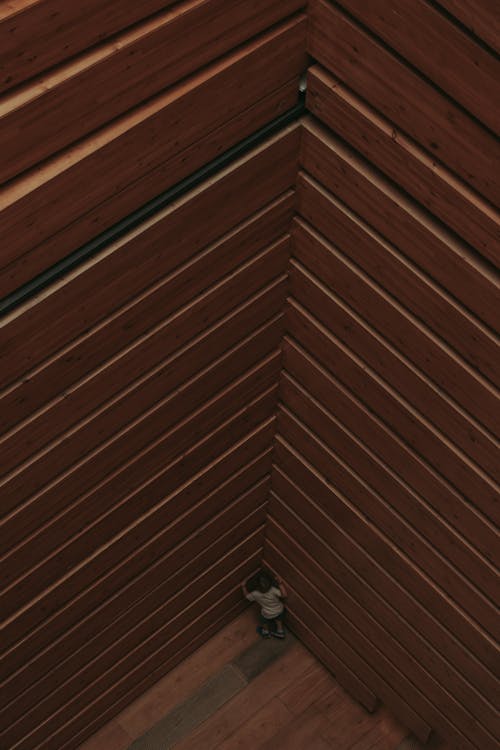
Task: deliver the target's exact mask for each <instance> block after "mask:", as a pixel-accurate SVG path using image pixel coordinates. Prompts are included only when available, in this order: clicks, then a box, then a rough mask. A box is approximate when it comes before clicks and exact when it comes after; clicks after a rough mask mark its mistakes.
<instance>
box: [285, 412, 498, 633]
mask: <svg viewBox="0 0 500 750" xmlns="http://www.w3.org/2000/svg"><path fill="white" fill-rule="evenodd" d="M278 428H279V429H280V434H281V435H282V436H283V439H284V440H286V441H287V443H289V444H290V445H293V446H295V447H298V446H304V447H303V448H302V451H301V455H302V456H303V458H304V459H305V460H306V461H308V462H309V463H310V465H311V466H314V468H315V470H316V471H318V472H320V473H321V474H322V476H323V477H325V478H326V479H327V480H328V481H329V482H330V484H331V485H332V486H333V487H334V488H335V490H336V491H339V492H341V493H342V495H343V497H344V499H345V501H346V502H347V503H348V504H349V505H350V506H351V507H352V508H353V509H354V510H355V511H356V512H358V513H359V514H361V515H362V516H363V517H364V518H363V520H364V519H367V520H368V521H369V522H370V523H372V524H373V526H374V527H375V528H378V529H381V530H383V535H384V544H387V545H389V546H391V547H395V548H396V551H397V553H398V554H399V553H401V554H402V555H404V556H405V557H407V558H408V559H409V560H410V561H411V562H412V564H414V565H415V567H416V570H417V572H418V573H420V571H422V572H423V573H424V575H426V576H428V577H429V578H430V579H431V580H432V581H433V582H434V583H436V584H437V585H438V586H440V587H441V590H443V591H444V590H445V591H446V593H447V595H448V597H449V598H450V600H452V601H453V602H454V603H456V604H457V605H458V606H459V607H460V608H461V609H463V610H464V611H465V612H466V613H468V614H469V615H470V616H471V617H472V618H473V619H474V620H475V621H476V622H477V623H478V624H479V625H480V626H481V627H482V628H483V629H485V630H486V631H487V632H489V633H490V635H492V637H493V638H494V637H495V629H496V626H495V621H496V613H495V607H494V605H492V602H491V601H490V600H489V599H487V598H486V597H484V596H483V595H482V594H481V593H480V592H478V591H477V589H475V587H473V586H470V584H469V583H468V581H467V579H465V578H464V576H461V575H459V574H457V571H456V570H455V569H454V568H453V567H451V566H449V565H448V566H446V567H445V563H444V561H442V559H441V556H440V555H439V554H436V553H435V551H434V550H433V549H432V547H431V546H430V545H425V544H422V540H421V538H419V536H418V535H416V534H415V533H414V531H413V529H412V528H411V527H408V526H407V525H406V524H404V523H402V522H401V518H400V517H398V515H396V514H395V513H394V512H393V510H392V507H391V506H390V505H389V503H388V502H387V501H386V500H384V498H383V497H381V496H379V495H377V494H376V493H374V492H373V490H372V489H371V488H370V486H369V485H368V484H367V483H366V482H365V481H364V480H362V479H361V478H360V477H359V475H358V474H357V473H355V472H354V471H353V470H352V469H351V466H350V465H349V464H347V463H345V462H344V461H339V460H338V458H337V455H336V452H335V453H334V450H332V447H331V446H329V445H328V444H327V443H325V442H324V441H322V440H319V439H318V438H317V437H316V434H315V431H313V430H312V429H311V428H309V429H307V428H306V427H305V426H304V425H303V424H302V422H301V420H300V419H299V418H298V417H295V418H294V417H292V416H291V415H289V414H281V415H280V419H279V420H278ZM332 442H333V441H332ZM333 444H334V446H335V443H333ZM335 451H336V448H335ZM351 463H352V461H351ZM431 560H432V561H433V562H432V563H431ZM436 567H440V568H441V570H440V572H439V573H436V572H435V570H434V569H435V568H436ZM443 584H444V587H443Z"/></svg>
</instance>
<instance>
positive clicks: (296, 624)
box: [287, 602, 379, 713]
mask: <svg viewBox="0 0 500 750" xmlns="http://www.w3.org/2000/svg"><path fill="white" fill-rule="evenodd" d="M294 604H295V605H296V604H297V602H294ZM287 623H288V624H289V627H290V629H291V630H292V631H293V633H294V635H296V636H297V637H298V638H299V639H300V641H301V643H303V644H304V645H305V646H306V647H307V648H308V649H309V650H310V651H311V653H313V654H314V655H315V656H316V657H317V658H318V660H319V661H321V662H322V663H323V664H325V665H326V666H327V668H328V669H329V670H330V671H331V672H332V673H333V674H334V675H335V679H336V681H337V682H338V683H339V685H342V687H343V688H344V690H345V691H346V692H347V693H349V695H351V696H352V697H353V698H354V700H355V701H357V702H358V703H360V704H361V705H362V706H363V707H364V708H365V709H366V710H367V711H369V712H370V713H373V712H374V711H376V709H377V708H378V706H379V701H378V698H377V697H376V696H375V695H373V693H371V692H370V691H368V688H367V687H366V685H363V683H361V681H360V680H358V679H357V678H356V676H355V675H354V674H353V672H351V671H350V670H349V668H348V667H346V665H345V664H344V663H343V662H342V661H341V660H340V659H339V657H338V656H336V655H335V654H334V653H333V652H332V651H331V650H330V649H329V648H328V646H326V644H325V643H324V642H323V641H322V640H320V638H318V636H317V635H316V633H315V632H314V630H312V629H311V628H309V627H307V626H306V625H305V623H304V622H303V620H301V619H300V618H299V617H298V616H297V613H296V610H295V608H293V607H290V606H288V608H287ZM353 678H354V679H353ZM359 686H361V689H360V687H359ZM360 696H364V697H363V698H362V699H361V697H360Z"/></svg>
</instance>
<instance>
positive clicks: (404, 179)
mask: <svg viewBox="0 0 500 750" xmlns="http://www.w3.org/2000/svg"><path fill="white" fill-rule="evenodd" d="M307 102H308V107H309V110H310V111H311V112H312V113H313V114H314V115H316V117H318V118H319V119H320V120H322V122H323V123H324V124H325V125H328V127H330V128H331V129H332V130H334V131H335V132H336V133H337V134H338V135H340V136H341V137H342V138H343V139H344V140H346V141H347V142H348V143H349V144H350V145H351V146H353V147H354V148H355V149H356V150H357V151H359V152H360V153H361V154H362V155H363V156H364V157H365V158H366V159H369V160H370V161H371V162H372V163H373V164H375V166H376V167H378V168H379V169H381V170H382V172H384V174H386V175H387V176H388V177H390V178H391V179H392V180H394V181H395V182H396V183H397V184H398V185H400V186H401V187H402V188H404V190H406V191H407V192H408V193H409V194H410V195H411V196H412V197H413V198H415V199H416V200H418V201H419V202H420V203H421V204H422V205H423V206H425V208H427V209H428V210H429V211H430V212H431V213H433V214H434V215H435V216H437V217H438V218H439V219H441V220H442V221H443V222H444V223H445V224H447V225H448V226H449V227H450V228H451V229H452V230H454V231H455V232H457V234H458V235H459V236H460V237H462V238H463V239H464V240H465V241H466V242H468V243H469V245H471V246H472V247H473V248H475V250H477V251H478V252H479V253H481V254H482V255H484V257H485V258H487V259H488V260H489V261H491V262H492V263H493V264H495V265H496V266H497V267H498V266H499V265H500V258H499V257H498V250H497V247H498V242H499V240H500V238H499V231H498V223H499V219H500V217H499V214H498V212H497V211H495V209H494V208H493V207H492V206H491V205H490V204H489V203H488V202H487V201H485V200H483V199H482V198H481V196H480V195H478V194H477V193H476V192H474V191H473V190H471V189H470V188H469V187H468V186H467V185H466V184H465V183H464V182H462V181H461V180H460V179H458V178H457V177H456V176H455V175H454V174H453V172H451V171H450V170H449V169H447V168H446V167H445V166H443V165H441V164H439V163H437V162H436V161H435V160H434V159H433V158H432V157H431V155H429V154H427V152H426V151H424V150H423V149H422V148H421V147H420V146H419V145H418V144H417V143H415V141H413V140H412V139H411V138H408V137H407V136H406V135H405V134H404V133H403V132H401V131H399V130H398V129H396V128H395V126H394V125H393V124H392V123H391V122H389V120H387V119H386V118H385V117H383V116H382V115H380V114H379V113H378V112H377V111H376V110H375V109H374V108H373V107H370V106H369V105H368V104H367V103H366V102H365V101H364V100H362V99H360V98H359V97H358V96H356V94H354V92H352V91H350V89H348V88H347V87H346V86H344V85H342V84H341V82H340V81H338V80H337V79H336V78H334V76H333V75H332V74H331V73H329V72H328V71H326V70H325V69H324V68H322V67H321V66H320V65H314V66H312V67H311V68H309V72H308V86H307Z"/></svg>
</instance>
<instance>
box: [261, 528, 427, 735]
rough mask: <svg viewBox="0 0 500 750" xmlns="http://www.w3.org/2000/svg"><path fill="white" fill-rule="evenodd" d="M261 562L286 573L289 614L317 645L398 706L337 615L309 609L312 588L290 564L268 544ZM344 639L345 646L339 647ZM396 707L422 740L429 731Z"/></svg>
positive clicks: (412, 713) (404, 708)
mask: <svg viewBox="0 0 500 750" xmlns="http://www.w3.org/2000/svg"><path fill="white" fill-rule="evenodd" d="M265 559H266V560H269V563H270V564H271V565H272V564H274V565H279V564H281V563H282V564H283V566H284V569H285V570H286V571H287V575H288V577H289V579H290V580H291V581H292V582H293V583H289V584H288V590H289V592H290V593H289V597H288V599H289V606H290V610H291V612H298V613H300V616H301V619H302V620H303V622H304V624H305V626H306V628H307V629H308V630H311V631H312V632H313V633H314V634H315V635H316V636H317V637H318V638H319V639H320V640H321V641H323V643H324V644H325V645H326V646H327V647H328V648H329V649H330V650H331V652H332V653H334V654H335V656H337V654H339V657H338V658H341V659H342V660H344V661H345V664H346V666H347V668H348V669H352V670H353V672H354V673H355V674H356V675H359V677H360V678H361V679H362V680H363V682H364V683H365V684H366V686H367V687H368V689H371V690H374V689H375V690H376V693H375V694H376V695H377V697H378V698H380V697H382V695H383V696H384V698H385V699H386V700H388V697H389V696H391V697H392V698H393V700H394V701H395V703H398V698H397V694H396V693H395V692H394V691H393V690H392V689H391V687H390V686H389V685H387V684H386V683H385V682H384V680H383V678H381V677H380V676H379V674H378V673H377V672H376V671H375V669H373V668H372V667H371V666H370V664H368V662H367V661H365V659H364V658H363V657H360V656H359V652H358V650H355V646H356V645H358V643H357V638H356V637H355V635H354V634H353V631H352V629H349V628H348V627H346V622H345V621H343V620H342V619H341V618H340V617H339V616H338V614H336V617H335V619H333V618H331V617H328V615H329V614H330V607H329V605H328V603H327V602H325V607H324V608H323V610H322V611H321V614H320V613H319V612H318V610H317V609H316V608H314V607H313V606H312V605H311V602H310V601H309V599H311V598H312V599H315V592H314V591H313V589H312V588H308V587H307V584H306V583H303V580H304V579H303V578H302V576H301V574H300V573H299V572H298V571H295V570H292V566H291V565H290V563H289V562H288V561H287V560H286V558H284V557H283V555H282V554H280V552H279V551H278V550H277V549H276V547H274V545H273V544H272V543H271V542H269V543H268V544H267V546H266V552H265ZM306 589H307V594H308V595H309V596H308V597H307V598H305V596H304V593H305V591H306ZM327 618H328V619H327ZM333 623H335V624H333ZM344 638H345V644H346V645H345V646H344V644H343V641H344ZM372 654H373V649H372ZM340 684H342V682H340ZM388 702H389V701H388ZM399 703H400V705H399V706H398V709H399V712H400V713H402V714H404V717H405V721H406V724H407V725H408V726H410V727H411V728H412V729H413V731H414V732H415V733H416V734H417V735H418V736H419V737H420V738H421V739H422V740H425V739H426V738H427V737H428V736H429V734H430V731H431V730H430V727H429V726H428V725H427V724H426V723H425V722H424V721H423V720H422V719H421V717H419V716H418V715H417V714H416V712H415V711H413V709H412V708H411V707H410V706H407V705H404V704H403V701H402V700H400V701H399Z"/></svg>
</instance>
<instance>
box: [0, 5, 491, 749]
mask: <svg viewBox="0 0 500 750" xmlns="http://www.w3.org/2000/svg"><path fill="white" fill-rule="evenodd" d="M305 5H306V3H305V2H303V0H280V1H279V2H278V0H272V2H269V1H267V2H264V0H254V1H253V2H251V3H249V2H243V0H236V2H233V3H227V2H226V0H184V1H183V2H178V3H175V4H174V3H172V2H168V0H164V1H163V2H158V1H157V0H148V1H147V2H144V3H140V4H137V3H136V4H134V5H133V6H132V4H131V3H129V2H120V3H117V2H114V0H113V1H112V0H108V1H107V2H105V3H102V2H99V3H96V2H94V0H85V2H83V3H80V4H77V5H74V4H73V5H70V4H68V3H62V2H60V0H36V1H33V0H13V2H10V3H8V5H6V7H5V8H4V9H3V10H0V48H1V52H0V91H1V92H2V98H1V99H0V145H2V151H3V152H4V153H5V154H6V157H5V159H4V160H3V162H2V165H1V166H0V181H2V183H3V184H2V185H1V186H0V195H1V200H2V203H1V206H0V231H1V232H2V235H3V238H4V252H3V254H2V259H1V262H0V293H2V294H7V293H9V292H11V291H12V290H14V289H16V288H18V287H19V286H20V285H21V284H23V283H25V282H27V281H29V280H30V279H32V278H33V277H34V276H36V275H37V274H39V273H41V272H43V271H45V270H46V269H47V268H49V267H50V266H51V265H52V264H54V263H55V262H57V261H58V260H60V259H61V258H64V257H66V256H67V255H68V254H69V253H71V252H73V251H74V250H76V249H78V248H79V247H80V246H82V245H83V244H85V243H86V242H88V241H90V240H92V239H93V238H95V237H96V236H97V235H98V234H99V233H101V232H103V231H105V230H107V229H108V228H109V227H110V226H112V225H113V224H114V223H115V222H117V221H119V220H120V219H122V218H123V217H124V216H127V215H128V214H130V213H131V212H133V211H134V210H136V209H137V208H138V207H139V206H141V205H144V204H145V203H146V202H147V201H148V200H150V199H152V198H154V197H155V196H157V195H158V194H159V193H161V192H162V191H165V190H166V189H168V188H169V187H172V186H173V185H175V184H176V183H178V182H179V181H181V180H182V179H184V178H185V177H186V176H188V175H190V174H191V173H193V172H194V171H195V170H197V169H198V168H200V167H202V166H204V165H206V164H207V163H208V162H209V161H210V160H212V159H214V158H215V157H217V156H218V155H219V154H220V153H221V152H224V151H226V150H227V149H228V148H230V147H231V146H233V145H234V144H237V143H239V142H241V141H242V140H243V139H244V138H245V137H246V136H248V135H250V134H253V133H254V132H255V131H257V130H258V129H259V128H260V127H262V126H264V125H265V124H267V123H269V122H270V121H271V120H273V119H274V118H275V117H276V116H278V115H280V114H283V113H284V112H286V111H287V110H289V109H291V108H292V107H293V106H294V105H295V104H296V102H297V89H298V82H299V78H300V76H301V74H302V73H303V72H304V70H305V69H306V67H307V65H308V58H307V55H306V51H308V52H309V54H310V55H311V56H312V61H311V65H310V68H309V73H308V94H307V107H308V109H309V111H310V115H309V116H308V117H307V118H305V119H304V120H303V121H302V122H301V123H300V125H299V124H294V125H291V126H289V127H286V128H284V129H282V131H281V132H279V133H278V134H277V135H274V136H273V137H271V138H269V139H267V140H266V141H265V142H264V143H262V144H261V145H260V146H259V147H257V148H255V149H253V150H252V151H251V152H250V153H248V155H247V156H245V157H243V158H241V159H239V160H238V161H237V162H236V163H233V164H232V165H231V166H229V167H227V168H225V169H223V170H221V171H220V172H219V173H218V174H217V175H216V176H215V177H213V178H211V179H209V180H207V181H206V182H205V183H203V184H201V185H200V186H199V187H197V188H196V189H195V190H193V191H191V192H190V193H188V194H187V195H185V196H184V197H182V198H181V199H179V200H177V201H176V202H175V203H173V204H171V205H170V206H168V207H167V208H165V209H163V210H162V211H160V212H159V213H157V214H156V215H154V216H153V217H152V218H150V219H148V220H147V221H145V222H143V223H142V224H141V225H140V226H138V227H137V228H136V229H134V230H132V231H130V232H128V233H127V234H126V235H125V236H123V237H122V238H121V239H119V240H117V241H115V242H113V243H112V244H110V245H108V246H107V247H106V248H105V249H104V250H103V251H101V252H99V253H98V254H97V255H95V256H94V257H92V258H91V259H89V260H87V261H86V262H85V263H84V264H82V265H80V266H79V267H78V268H77V269H76V270H73V271H71V272H70V273H68V274H66V275H65V276H64V277H62V278H61V279H60V280H58V281H55V282H54V283H52V284H51V285H50V286H49V287H48V288H47V289H45V290H44V291H43V292H41V293H40V294H39V295H37V296H36V297H34V298H33V299H31V300H30V301H28V302H26V303H25V304H24V305H23V306H22V307H20V308H19V309H17V310H14V311H13V312H11V313H9V314H8V315H7V316H6V317H5V318H4V320H3V321H2V326H1V328H0V330H1V335H0V362H1V368H0V429H1V431H2V432H1V434H0V455H1V456H2V458H1V463H2V467H1V474H0V490H1V492H2V501H3V503H2V511H1V514H2V515H1V519H0V523H1V528H2V532H3V538H2V539H3V541H2V552H1V557H0V571H1V574H2V577H3V581H4V588H3V590H2V592H1V593H0V602H1V606H2V612H3V613H4V614H5V622H4V630H3V641H2V646H3V651H2V654H1V655H0V681H1V688H2V691H3V694H4V695H6V701H5V702H4V705H3V706H2V707H1V708H0V744H2V747H3V746H5V747H9V750H35V748H37V750H76V748H77V746H78V744H79V743H80V742H82V741H83V740H84V739H85V738H86V737H87V736H89V735H90V734H91V733H92V732H94V731H96V730H97V729H98V728H99V726H101V724H103V723H105V722H106V721H107V720H109V719H110V718H111V717H112V716H113V715H115V714H116V713H118V712H119V711H120V710H121V709H122V708H123V707H124V706H126V705H127V703H128V702H130V701H131V700H133V698H135V697H136V696H137V695H139V694H140V693H141V692H142V691H143V690H145V689H146V688H147V687H149V686H150V685H151V684H153V683H154V681H155V680H157V679H159V678H160V677H161V676H162V675H163V674H165V673H166V672H167V671H168V670H169V669H171V668H172V667H173V666H175V664H177V663H178V661H179V660H180V659H181V658H183V657H185V656H187V655H189V654H190V653H191V652H192V650H193V649H195V648H196V647H197V646H198V645H200V644H201V643H202V642H203V640H204V639H205V638H208V637H209V636H210V634H211V633H213V632H214V631H215V629H216V628H218V627H219V626H220V624H221V623H223V622H224V621H225V620H226V618H229V617H231V616H232V615H233V614H235V613H237V612H239V611H241V608H242V606H244V603H243V602H242V601H241V594H240V591H239V583H240V581H241V579H242V578H244V577H246V576H248V575H249V574H250V573H251V572H252V571H253V570H254V569H255V568H256V567H257V565H258V564H259V562H260V561H261V560H262V559H264V561H265V562H266V563H268V564H269V565H271V566H272V567H273V568H275V569H276V570H277V571H279V573H280V574H281V575H282V576H283V577H284V578H285V580H286V582H287V584H288V587H289V590H290V598H289V618H290V619H289V624H290V627H291V628H293V629H294V630H295V632H296V633H297V634H298V635H299V637H300V638H301V639H303V640H304V642H305V643H306V645H308V646H309V647H310V648H311V650H312V651H313V652H314V653H315V654H316V655H317V656H318V658H320V659H321V660H322V661H323V662H324V663H325V664H326V665H327V667H328V668H329V669H331V670H332V671H333V672H334V673H335V675H336V677H337V679H338V680H339V682H340V683H341V684H343V685H344V686H345V688H346V689H347V690H349V691H350V692H351V694H352V695H353V696H355V697H356V699H357V700H358V701H359V702H360V703H361V704H362V705H363V706H365V708H366V709H367V710H369V711H374V710H376V709H377V707H378V705H379V703H380V702H383V703H385V704H387V706H388V708H389V709H390V710H392V711H393V712H394V713H395V714H396V715H397V716H398V717H399V719H400V720H401V721H402V722H403V723H404V724H405V725H406V726H407V727H408V728H409V729H411V730H412V731H413V732H414V733H415V734H416V735H417V736H418V737H419V738H420V739H421V740H422V741H426V740H427V739H428V738H429V736H430V734H431V732H433V731H436V732H437V733H438V734H440V735H441V736H442V737H444V738H445V739H446V740H447V741H448V742H449V743H450V744H451V746H452V747H453V748H456V750H479V748H480V750H493V749H494V748H495V749H496V747H497V745H498V741H499V732H498V714H497V712H496V711H495V707H494V699H493V696H495V695H496V692H497V691H498V680H497V677H498V674H499V671H500V661H499V659H498V654H499V650H498V644H497V642H496V637H497V610H496V608H495V602H496V601H497V600H498V593H499V589H498V577H497V575H496V574H497V571H498V566H499V562H500V561H499V554H498V550H499V546H498V533H497V524H498V508H497V502H498V484H497V483H498V480H499V470H498V467H499V465H500V461H499V452H498V438H499V434H498V424H499V418H498V390H497V389H498V386H499V378H498V371H499V368H498V362H499V354H498V351H499V347H498V344H499V341H498V336H497V328H498V318H499V315H498V310H499V309H500V308H499V304H498V302H499V293H498V273H497V270H498V267H499V266H500V261H499V254H498V241H499V233H498V224H499V222H498V218H499V215H498V211H497V210H496V207H495V205H497V204H498V174H499V173H500V169H498V162H499V150H498V144H497V141H496V139H495V131H497V130H498V113H497V111H496V110H495V108H494V107H493V106H492V100H493V98H494V94H495V85H496V80H497V79H498V60H497V58H496V57H495V54H494V52H493V50H494V48H495V46H496V36H495V33H494V31H493V20H494V19H493V17H494V11H493V8H492V6H491V4H490V3H477V2H475V1H472V0H471V1H470V2H467V3H455V2H453V1H452V0H442V1H441V0H439V1H438V2H431V1H430V0H403V1H402V2H398V3H396V2H392V1H391V2H379V1H378V0H376V1H375V2H373V3H369V4H366V3H362V2H359V1H358V0H339V1H338V2H337V1H336V0H310V2H309V4H308V5H307V12H308V14H309V24H308V23H307V19H306V17H305V13H303V12H302V11H303V10H304V9H305ZM307 27H308V28H309V34H308V50H306V29H307ZM35 29H36V34H34V30H35ZM167 48H168V55H165V54H164V50H165V49H167ZM20 133H21V134H22V137H20V135H19V134H20Z"/></svg>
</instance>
